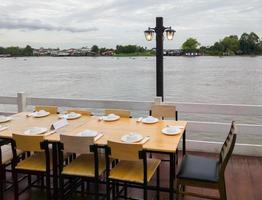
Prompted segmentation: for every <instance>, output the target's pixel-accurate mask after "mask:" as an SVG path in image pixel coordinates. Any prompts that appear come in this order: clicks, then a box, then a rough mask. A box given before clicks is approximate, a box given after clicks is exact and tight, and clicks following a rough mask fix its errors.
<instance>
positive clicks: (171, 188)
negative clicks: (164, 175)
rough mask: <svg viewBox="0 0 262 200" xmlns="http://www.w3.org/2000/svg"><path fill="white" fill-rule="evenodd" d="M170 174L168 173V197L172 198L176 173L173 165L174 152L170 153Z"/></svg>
mask: <svg viewBox="0 0 262 200" xmlns="http://www.w3.org/2000/svg"><path fill="white" fill-rule="evenodd" d="M169 169H170V172H169V173H170V174H169V199H170V200H173V198H174V177H175V174H176V165H175V153H171V154H170V167H169Z"/></svg>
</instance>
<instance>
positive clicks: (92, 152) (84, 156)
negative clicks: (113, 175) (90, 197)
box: [59, 135, 106, 199]
mask: <svg viewBox="0 0 262 200" xmlns="http://www.w3.org/2000/svg"><path fill="white" fill-rule="evenodd" d="M60 139H61V143H60V145H59V146H60V147H59V149H60V151H59V152H60V154H59V157H60V174H61V175H60V188H61V198H62V199H64V198H65V197H66V196H67V193H68V191H69V194H70V191H71V190H72V188H73V189H75V190H76V189H77V187H78V186H79V184H84V182H85V181H87V182H88V183H89V182H94V183H95V192H94V196H95V199H99V196H100V193H99V178H100V176H101V175H102V174H103V173H104V172H105V169H106V167H105V157H104V156H103V155H102V154H101V155H98V153H97V147H96V146H95V145H94V137H79V136H71V135H61V136H60ZM65 152H68V153H74V154H77V155H78V156H77V157H76V159H74V160H73V161H72V162H70V163H69V164H68V165H66V166H63V164H61V163H63V154H64V153H65ZM75 178H79V179H80V183H79V184H74V185H73V186H72V185H71V187H70V185H69V190H67V191H66V190H65V189H66V188H65V184H64V180H65V179H69V180H73V179H75ZM82 193H83V191H82ZM101 195H102V194H101Z"/></svg>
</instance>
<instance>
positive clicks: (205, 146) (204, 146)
mask: <svg viewBox="0 0 262 200" xmlns="http://www.w3.org/2000/svg"><path fill="white" fill-rule="evenodd" d="M186 142H187V150H188V151H200V152H207V151H208V152H210V153H219V152H220V149H221V146H222V144H223V143H222V142H209V141H200V140H187V141H186ZM234 154H238V155H246V156H261V155H262V145H257V144H239V143H236V145H235V148H234Z"/></svg>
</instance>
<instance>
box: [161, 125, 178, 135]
mask: <svg viewBox="0 0 262 200" xmlns="http://www.w3.org/2000/svg"><path fill="white" fill-rule="evenodd" d="M162 133H164V134H166V135H177V134H180V128H179V127H177V126H167V127H165V128H163V129H162Z"/></svg>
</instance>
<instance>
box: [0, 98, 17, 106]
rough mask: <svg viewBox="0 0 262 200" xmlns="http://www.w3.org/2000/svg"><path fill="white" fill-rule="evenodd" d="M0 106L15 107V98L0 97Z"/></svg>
mask: <svg viewBox="0 0 262 200" xmlns="http://www.w3.org/2000/svg"><path fill="white" fill-rule="evenodd" d="M0 104H10V105H17V97H1V96H0Z"/></svg>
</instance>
